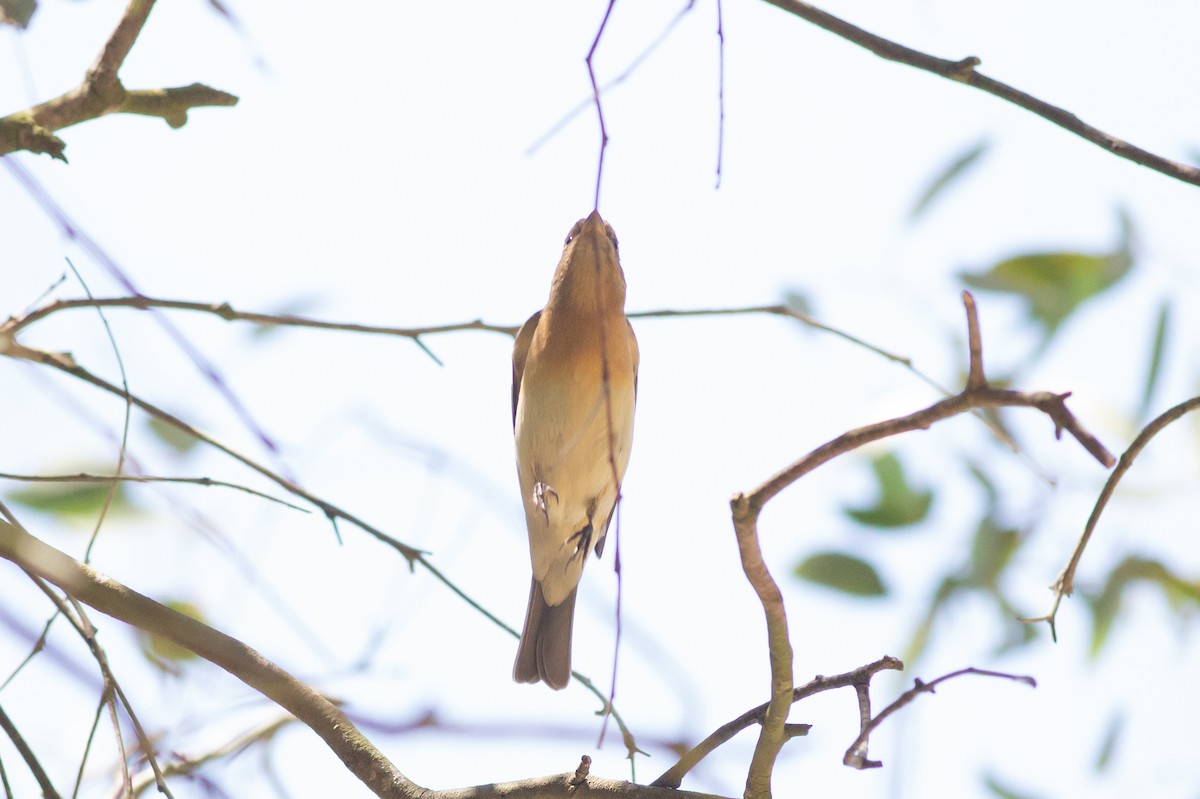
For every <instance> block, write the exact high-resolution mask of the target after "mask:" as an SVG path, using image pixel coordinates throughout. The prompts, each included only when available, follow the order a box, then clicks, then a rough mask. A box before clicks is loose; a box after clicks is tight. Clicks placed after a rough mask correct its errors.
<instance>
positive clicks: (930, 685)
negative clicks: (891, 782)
mask: <svg viewBox="0 0 1200 799" xmlns="http://www.w3.org/2000/svg"><path fill="white" fill-rule="evenodd" d="M964 674H978V675H980V676H983V677H1000V678H1003V679H1006V680H1014V681H1016V682H1021V683H1025V684H1026V685H1029V686H1031V687H1034V688H1036V687H1037V681H1036V680H1034V679H1033V678H1032V677H1026V676H1023V675H1019V674H1006V673H1004V672H1001V671H985V670H984V669H976V668H967V669H959V670H958V671H955V672H951V673H950V674H943V675H942V676H941V677H938V678H937V679H936V680H934V681H933V682H921V681H920V680H917V681H916V685H915V686H914V687H912V688H910V689H909V690H907V691H905V692H904V693H903V694H901V695H900V697H899V698H898V699H896V701H895V702H892V703H891V704H890V705H888V706H887V707H885V708H884V709H883V710H881V711H879V715H878V716H876V717H875V718H873V719H871V722H870V723H869V724H866V725H864V726H863V729H862V731H861V732H859V734H858V737H857V738H855V739H854V743H852V744H850V748H849V749H847V750H846V755H845V757H844V758H842V762H843V763H845V764H846V765H847V766H851V767H852V768H857V769H867V768H879V767H880V766H882V765H883V764H882V763H880V762H879V761H878V760H867V757H866V755H867V738H868V737H870V735H871V733H872V732H873V731H874V730H875V728H876V727H878V726H879V725H880V724H882V723H883V720H884V719H886V718H887V717H888V716H890V715H892V714H893V713H895V712H896V711H897V710H899V709H900V708H902V707H904V706H905V705H907V704H908V703H909V702H911V701H913V700H914V699H916V698H917V695H918V694H923V693H928V694H932V693H934V690H933V689H934V688H935V687H936V686H937V685H938V684H940V683H943V682H945V681H946V680H952V679H954V678H955V677H961V676H963V675H964Z"/></svg>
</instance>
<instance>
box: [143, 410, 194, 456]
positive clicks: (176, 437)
mask: <svg viewBox="0 0 1200 799" xmlns="http://www.w3.org/2000/svg"><path fill="white" fill-rule="evenodd" d="M146 427H147V429H149V431H150V432H151V433H153V434H154V437H155V438H157V439H158V440H159V441H161V442H163V443H164V444H166V445H167V446H168V447H170V448H171V449H173V450H175V451H176V452H177V453H179V454H180V455H182V454H183V453H185V452H189V451H190V450H191V449H192V448H193V447H195V446H196V445H197V444H199V443H200V439H198V438H196V437H195V436H194V435H192V434H191V433H189V432H187V431H186V430H180V429H179V428H178V427H176V426H175V425H173V424H171V423H170V422H164V421H163V420H162V419H159V418H158V417H155V416H151V417H150V421H148V422H147V423H146Z"/></svg>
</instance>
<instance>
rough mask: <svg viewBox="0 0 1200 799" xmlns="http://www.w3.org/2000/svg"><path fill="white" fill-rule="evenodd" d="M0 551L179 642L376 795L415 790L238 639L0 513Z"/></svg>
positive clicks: (332, 713) (326, 708) (329, 710)
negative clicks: (274, 710)
mask: <svg viewBox="0 0 1200 799" xmlns="http://www.w3.org/2000/svg"><path fill="white" fill-rule="evenodd" d="M0 557H3V558H5V559H6V560H10V561H12V562H13V563H15V564H17V565H18V566H21V567H22V568H23V569H25V570H26V571H28V572H30V573H32V574H35V575H37V576H38V577H40V578H42V579H43V580H45V581H46V582H48V583H51V584H52V585H55V586H57V587H58V588H60V589H61V590H63V591H65V592H66V593H67V595H69V596H71V597H73V598H75V599H77V600H79V601H80V602H83V603H84V604H86V605H90V606H91V607H93V608H95V609H96V610H98V611H100V612H101V613H104V614H106V615H109V616H112V617H113V618H115V619H119V620H121V621H123V622H125V623H127V624H131V625H133V626H135V627H137V628H138V629H141V630H145V631H147V632H149V633H152V634H154V635H158V636H161V637H163V638H165V639H167V640H168V641H171V642H173V643H176V644H179V645H180V646H182V647H184V648H186V649H188V650H189V651H191V652H194V653H196V654H197V655H199V656H200V657H202V658H204V659H205V660H208V661H209V662H211V663H214V664H216V665H218V666H220V667H221V668H223V669H225V670H226V671H228V672H229V673H230V674H232V675H234V676H235V677H237V678H238V679H240V680H242V681H243V682H245V683H246V684H247V685H249V686H250V687H251V688H254V689H255V690H257V691H259V692H260V693H262V694H263V695H264V696H266V697H268V698H269V699H271V700H272V701H273V702H275V703H276V704H278V705H279V706H280V707H282V708H284V709H285V710H287V711H288V712H290V713H292V714H293V715H295V716H296V718H298V719H300V721H302V722H303V723H304V724H306V725H308V726H309V728H311V729H312V730H313V731H314V732H315V733H317V735H319V736H320V737H321V738H322V739H323V740H324V741H325V743H326V744H327V745H328V746H329V747H330V748H331V749H332V750H333V751H334V753H336V754H337V756H338V757H339V758H341V760H342V762H343V763H345V764H346V767H347V768H349V769H350V771H352V772H353V773H354V774H355V775H356V776H358V778H359V779H361V780H362V781H363V783H365V784H366V785H367V786H368V787H370V788H371V790H373V791H375V793H376V794H378V795H379V796H385V795H386V796H402V797H418V796H420V788H419V787H418V786H416V785H415V784H414V783H412V782H410V781H409V780H408V779H407V778H406V777H405V776H404V775H403V774H401V773H400V772H399V771H397V770H396V768H395V766H393V765H392V764H391V763H390V762H389V761H388V759H387V758H386V757H384V756H383V754H382V753H381V752H379V751H378V750H377V749H375V747H374V746H373V745H372V744H371V743H370V742H369V741H367V739H366V738H364V737H363V735H362V734H361V733H360V732H359V731H358V729H357V728H356V727H355V726H354V725H353V724H352V723H351V722H350V720H349V719H348V718H346V716H345V715H344V714H343V713H342V712H341V711H340V710H338V709H337V707H335V706H334V705H333V703H331V702H330V701H329V700H328V699H326V698H325V697H323V696H321V695H320V694H318V693H317V692H316V691H314V690H313V689H311V688H309V687H308V686H307V685H304V684H303V683H301V682H300V681H299V680H297V679H296V678H294V677H292V676H291V675H290V674H288V673H287V672H285V671H284V670H283V669H281V668H279V667H278V666H276V665H275V664H274V663H272V662H270V661H269V660H267V659H266V658H264V657H263V656H262V655H260V654H259V653H258V652H255V651H254V650H253V649H251V648H250V647H248V646H246V645H245V644H243V643H242V642H241V641H238V640H237V639H235V638H231V637H229V636H228V635H225V634H224V633H221V632H218V631H217V630H214V629H213V628H211V627H209V626H208V625H206V624H203V623H202V622H199V621H197V620H195V619H192V618H190V617H188V616H185V615H183V614H182V613H179V612H177V611H174V610H172V609H170V608H168V607H165V606H164V605H161V604H159V603H158V602H155V601H154V600H153V599H150V598H149V597H146V596H143V595H142V594H139V593H137V592H136V591H133V590H131V589H129V588H127V587H125V586H124V585H121V584H120V583H118V582H116V581H115V580H112V579H109V578H108V577H105V576H104V575H101V574H99V573H98V572H96V571H94V570H93V569H91V568H90V567H88V566H85V565H84V564H82V563H79V562H78V561H76V560H74V559H73V558H70V557H68V556H67V555H65V554H63V553H62V552H60V551H58V550H57V549H54V548H53V547H50V546H48V545H46V544H44V543H42V541H40V540H38V539H37V538H35V537H33V536H32V535H30V534H29V533H27V532H26V531H25V530H24V529H22V528H20V527H17V526H16V525H13V524H10V523H9V522H7V521H2V520H0Z"/></svg>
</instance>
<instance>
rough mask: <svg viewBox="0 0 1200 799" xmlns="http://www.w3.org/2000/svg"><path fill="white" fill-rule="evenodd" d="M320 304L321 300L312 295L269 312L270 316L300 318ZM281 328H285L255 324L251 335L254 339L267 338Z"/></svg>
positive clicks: (294, 299)
mask: <svg viewBox="0 0 1200 799" xmlns="http://www.w3.org/2000/svg"><path fill="white" fill-rule="evenodd" d="M318 304H319V298H318V297H316V296H315V295H310V296H306V297H293V298H292V299H290V300H288V301H287V302H285V303H283V304H282V305H279V306H277V307H276V308H275V309H274V310H272V311H268V315H270V316H300V315H302V314H304V313H306V312H308V311H311V310H312V309H313V308H316V307H317V305H318ZM281 327H283V326H282V325H276V324H269V323H260V324H255V325H254V327H253V328H251V330H252V331H253V332H252V333H251V335H252V336H254V338H257V339H261V338H263V337H265V336H269V335H271V334H272V333H275V332H276V331H278V330H279V329H280V328H281Z"/></svg>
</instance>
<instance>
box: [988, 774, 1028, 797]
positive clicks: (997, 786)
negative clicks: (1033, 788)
mask: <svg viewBox="0 0 1200 799" xmlns="http://www.w3.org/2000/svg"><path fill="white" fill-rule="evenodd" d="M983 784H984V785H985V786H987V789H988V790H989V791H991V792H992V793H993V794H995V795H996V796H999V797H1000V799H1032V797H1033V796H1034V794H1030V793H1022V792H1020V791H1018V790H1017V789H1015V788H1013V787H1011V786H1009V785H1005V784H1004V783H1002V782H1000V780H999V779H998V778H997V777H996V775H995V774H988V775H986V776H985V777H984V778H983Z"/></svg>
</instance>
